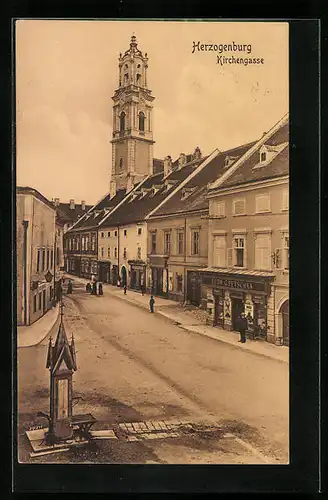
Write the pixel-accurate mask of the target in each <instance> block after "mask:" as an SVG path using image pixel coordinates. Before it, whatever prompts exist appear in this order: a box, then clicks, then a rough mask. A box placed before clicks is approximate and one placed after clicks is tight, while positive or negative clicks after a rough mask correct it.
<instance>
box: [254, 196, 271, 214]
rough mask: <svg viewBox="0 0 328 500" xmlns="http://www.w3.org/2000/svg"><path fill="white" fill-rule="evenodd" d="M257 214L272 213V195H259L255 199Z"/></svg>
mask: <svg viewBox="0 0 328 500" xmlns="http://www.w3.org/2000/svg"><path fill="white" fill-rule="evenodd" d="M255 207H256V208H255V211H256V212H260V213H261V212H270V195H269V194H259V195H258V196H256V197H255Z"/></svg>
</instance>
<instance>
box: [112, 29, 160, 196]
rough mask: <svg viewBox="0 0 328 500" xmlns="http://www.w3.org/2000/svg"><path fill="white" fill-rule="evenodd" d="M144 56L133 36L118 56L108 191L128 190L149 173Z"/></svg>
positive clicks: (149, 121)
mask: <svg viewBox="0 0 328 500" xmlns="http://www.w3.org/2000/svg"><path fill="white" fill-rule="evenodd" d="M147 69H148V58H147V53H145V55H143V53H142V52H141V50H139V49H138V45H137V40H136V37H135V36H134V35H133V36H132V37H131V42H130V48H129V49H128V50H127V51H126V52H124V54H123V55H122V54H120V57H119V83H118V88H117V89H116V90H115V93H114V95H113V97H112V99H113V102H114V104H113V137H112V140H111V143H112V176H111V186H110V191H111V193H112V194H115V192H116V191H117V190H118V189H122V188H126V189H127V190H128V191H129V190H130V189H132V187H133V184H135V183H137V182H139V181H141V180H142V179H143V178H144V177H145V176H146V175H149V174H152V173H153V144H154V141H153V120H152V108H153V106H152V102H153V100H154V97H153V96H152V95H151V90H149V89H148V86H147Z"/></svg>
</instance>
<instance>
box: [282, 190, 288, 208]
mask: <svg viewBox="0 0 328 500" xmlns="http://www.w3.org/2000/svg"><path fill="white" fill-rule="evenodd" d="M282 209H283V210H288V209H289V192H288V191H287V190H286V191H284V192H283V193H282Z"/></svg>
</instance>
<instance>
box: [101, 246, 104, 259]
mask: <svg viewBox="0 0 328 500" xmlns="http://www.w3.org/2000/svg"><path fill="white" fill-rule="evenodd" d="M101 256H102V257H103V256H104V247H101Z"/></svg>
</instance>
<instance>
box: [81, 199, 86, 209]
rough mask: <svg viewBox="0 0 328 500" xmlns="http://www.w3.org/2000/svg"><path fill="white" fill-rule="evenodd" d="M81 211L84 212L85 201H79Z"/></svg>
mask: <svg viewBox="0 0 328 500" xmlns="http://www.w3.org/2000/svg"><path fill="white" fill-rule="evenodd" d="M81 209H82V210H83V212H84V211H85V201H84V200H82V201H81Z"/></svg>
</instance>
